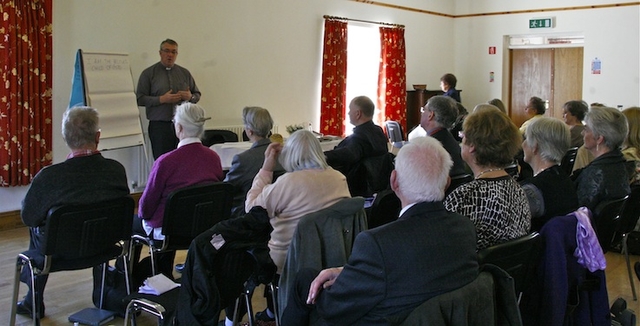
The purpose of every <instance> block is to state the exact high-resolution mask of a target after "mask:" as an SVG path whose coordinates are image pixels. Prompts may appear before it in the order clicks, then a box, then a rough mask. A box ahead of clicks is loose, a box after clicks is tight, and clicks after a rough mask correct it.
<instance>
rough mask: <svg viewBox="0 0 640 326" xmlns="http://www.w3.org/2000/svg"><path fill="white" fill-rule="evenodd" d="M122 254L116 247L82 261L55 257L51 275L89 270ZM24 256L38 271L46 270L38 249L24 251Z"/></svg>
mask: <svg viewBox="0 0 640 326" xmlns="http://www.w3.org/2000/svg"><path fill="white" fill-rule="evenodd" d="M121 253H122V248H121V247H119V246H115V245H114V246H113V247H112V248H111V250H110V251H107V252H105V253H103V254H100V255H95V256H91V257H85V258H80V259H65V258H64V257H59V256H56V255H54V256H53V259H52V261H51V267H50V269H49V273H53V272H58V271H67V270H79V269H85V268H87V266H98V265H100V264H102V263H104V262H106V261H109V260H111V259H112V258H113V257H117V256H119V255H120V254H121ZM22 255H25V256H27V257H29V258H31V260H32V262H33V264H34V266H35V267H37V268H38V269H42V268H44V256H42V254H41V253H40V252H39V251H38V250H37V249H33V250H27V251H23V252H22Z"/></svg>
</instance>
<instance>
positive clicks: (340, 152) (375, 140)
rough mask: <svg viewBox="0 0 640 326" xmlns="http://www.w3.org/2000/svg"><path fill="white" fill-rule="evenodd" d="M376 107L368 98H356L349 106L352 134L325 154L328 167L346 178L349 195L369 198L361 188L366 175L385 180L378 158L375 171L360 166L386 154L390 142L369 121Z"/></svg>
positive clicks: (380, 130) (385, 176)
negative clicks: (369, 159)
mask: <svg viewBox="0 0 640 326" xmlns="http://www.w3.org/2000/svg"><path fill="white" fill-rule="evenodd" d="M374 109H375V106H374V104H373V102H372V101H371V99H370V98H368V97H366V96H358V97H355V98H354V99H353V100H351V103H349V113H348V114H349V122H350V123H351V124H352V125H354V126H356V127H355V128H354V129H353V134H351V135H350V136H349V137H347V138H345V139H344V140H343V141H341V142H340V143H339V144H338V146H336V147H335V148H334V149H333V150H330V151H326V152H324V155H325V156H326V158H327V164H329V165H330V166H331V167H332V168H334V169H336V170H338V171H340V172H342V174H344V175H345V176H346V177H347V183H348V184H349V191H350V192H351V195H352V196H362V195H370V194H366V193H365V192H366V189H362V188H361V186H362V185H363V184H364V185H366V182H367V181H366V178H367V175H373V176H375V177H378V178H384V179H387V178H388V173H389V172H390V171H391V169H390V168H389V169H388V171H387V172H386V174H387V175H381V174H385V173H384V170H385V169H387V168H388V167H387V166H382V164H383V163H384V160H383V159H381V160H380V162H382V163H380V164H379V165H381V166H374V167H373V168H374V169H375V170H376V171H368V173H366V172H365V171H362V170H361V169H360V167H361V166H362V162H363V160H364V159H367V158H373V157H383V156H384V155H385V154H387V153H388V152H389V147H388V144H389V139H388V138H387V136H386V135H385V134H384V132H383V131H382V128H380V127H379V126H377V125H375V124H374V123H373V121H372V119H373V112H374Z"/></svg>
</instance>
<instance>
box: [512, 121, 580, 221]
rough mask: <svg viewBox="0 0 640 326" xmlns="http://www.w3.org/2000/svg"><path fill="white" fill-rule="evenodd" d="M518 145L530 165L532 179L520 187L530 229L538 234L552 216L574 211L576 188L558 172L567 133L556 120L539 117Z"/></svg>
mask: <svg viewBox="0 0 640 326" xmlns="http://www.w3.org/2000/svg"><path fill="white" fill-rule="evenodd" d="M524 135H525V140H524V141H523V142H522V149H523V151H524V161H525V162H527V163H529V165H531V168H532V169H533V178H529V179H527V180H525V181H524V182H523V183H522V189H524V192H525V193H526V194H527V199H528V200H529V209H530V210H531V229H532V230H534V231H539V230H540V228H542V226H543V225H544V223H546V222H547V221H548V220H549V219H551V218H552V217H554V216H561V215H566V214H568V213H570V212H572V211H574V210H576V209H577V208H578V196H577V195H576V188H575V186H574V185H573V182H572V181H571V178H569V175H568V174H567V173H566V172H564V170H563V169H561V168H560V162H561V161H562V157H563V156H564V154H565V153H566V152H567V150H568V149H569V146H570V143H571V132H570V131H569V126H567V125H566V124H565V123H564V122H562V121H561V120H560V119H556V118H549V117H541V118H539V119H536V120H535V121H533V122H531V124H529V126H528V127H527V130H525V133H524Z"/></svg>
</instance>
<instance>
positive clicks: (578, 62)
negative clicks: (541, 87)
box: [548, 48, 584, 119]
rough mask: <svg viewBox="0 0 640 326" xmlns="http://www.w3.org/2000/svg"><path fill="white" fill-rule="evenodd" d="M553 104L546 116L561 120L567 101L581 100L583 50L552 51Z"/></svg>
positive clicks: (559, 49) (550, 104)
mask: <svg viewBox="0 0 640 326" xmlns="http://www.w3.org/2000/svg"><path fill="white" fill-rule="evenodd" d="M554 52H555V54H554V56H553V58H554V64H553V66H554V74H553V88H552V92H553V96H552V98H553V102H550V103H549V112H548V116H550V117H556V118H559V119H562V106H563V105H564V104H565V103H566V102H567V101H573V100H582V68H583V66H584V65H583V48H557V49H554Z"/></svg>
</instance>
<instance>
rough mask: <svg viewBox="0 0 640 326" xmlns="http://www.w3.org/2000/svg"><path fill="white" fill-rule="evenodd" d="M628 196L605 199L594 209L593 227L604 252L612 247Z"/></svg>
mask: <svg viewBox="0 0 640 326" xmlns="http://www.w3.org/2000/svg"><path fill="white" fill-rule="evenodd" d="M628 197H629V196H625V197H623V198H617V199H611V200H604V201H602V202H600V204H598V206H596V208H595V209H594V210H593V228H594V229H595V231H596V234H597V235H598V242H600V246H601V247H602V251H604V252H607V250H608V249H609V248H610V247H611V242H612V241H613V236H614V234H615V232H616V230H618V226H619V224H620V212H622V208H623V207H624V203H625V201H626V200H627V198H628Z"/></svg>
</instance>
